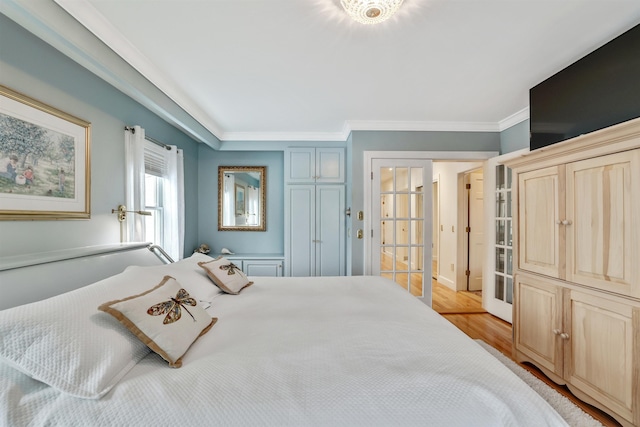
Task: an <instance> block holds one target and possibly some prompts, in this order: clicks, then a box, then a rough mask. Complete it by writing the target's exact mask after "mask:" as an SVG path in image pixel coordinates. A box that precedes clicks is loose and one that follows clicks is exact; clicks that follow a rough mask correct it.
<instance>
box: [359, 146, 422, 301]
mask: <svg viewBox="0 0 640 427" xmlns="http://www.w3.org/2000/svg"><path fill="white" fill-rule="evenodd" d="M371 166H372V174H371V180H372V185H371V203H372V204H371V266H372V270H371V274H373V275H379V276H383V277H387V278H389V279H391V280H393V281H394V282H396V283H397V284H398V285H400V286H402V287H403V288H404V289H406V290H407V291H408V292H410V293H411V294H412V295H414V296H415V297H417V298H419V299H421V300H422V301H423V302H424V303H425V304H427V305H429V306H431V240H432V235H431V234H432V231H431V230H432V224H431V222H432V218H431V217H432V206H431V204H432V196H431V190H432V165H431V160H424V159H422V160H419V159H372V164H371Z"/></svg>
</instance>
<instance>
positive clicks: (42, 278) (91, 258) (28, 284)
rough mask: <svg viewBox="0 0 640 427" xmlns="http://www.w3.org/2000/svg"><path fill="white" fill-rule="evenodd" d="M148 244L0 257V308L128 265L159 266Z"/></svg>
mask: <svg viewBox="0 0 640 427" xmlns="http://www.w3.org/2000/svg"><path fill="white" fill-rule="evenodd" d="M156 248H157V247H154V246H153V245H150V244H149V243H122V244H112V245H101V246H87V247H82V248H74V249H65V250H60V251H53V252H40V253H35V254H29V255H19V256H15V257H5V258H3V259H2V260H0V291H1V295H2V298H0V310H4V309H7V308H11V307H15V306H18V305H22V304H27V303H30V302H34V301H39V300H42V299H45V298H49V297H52V296H55V295H59V294H61V293H64V292H68V291H71V290H74V289H77V288H81V287H83V286H86V285H88V284H91V283H93V282H97V281H98V280H102V279H105V278H107V277H109V276H112V275H114V274H118V273H121V272H122V271H124V269H125V268H126V267H128V266H130V265H142V266H149V265H162V264H166V263H167V262H168V261H170V260H165V259H164V258H163V257H161V255H160V254H158V253H157V252H156V251H155V250H157V249H156Z"/></svg>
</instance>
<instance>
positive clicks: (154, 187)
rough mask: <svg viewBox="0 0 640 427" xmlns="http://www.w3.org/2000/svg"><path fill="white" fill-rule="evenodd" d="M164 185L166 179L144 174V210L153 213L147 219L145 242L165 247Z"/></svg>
mask: <svg viewBox="0 0 640 427" xmlns="http://www.w3.org/2000/svg"><path fill="white" fill-rule="evenodd" d="M163 185H164V179H162V178H159V177H157V176H154V175H151V174H148V173H145V174H144V189H145V196H144V210H145V211H147V212H151V216H146V217H145V224H144V225H145V227H144V240H146V241H147V242H155V243H157V244H159V245H160V246H162V247H165V246H166V245H165V244H164V239H163V236H164V232H163V230H164V225H163V222H164V221H163V218H164V200H163Z"/></svg>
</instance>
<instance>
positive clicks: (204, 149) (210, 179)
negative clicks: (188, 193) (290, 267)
mask: <svg viewBox="0 0 640 427" xmlns="http://www.w3.org/2000/svg"><path fill="white" fill-rule="evenodd" d="M198 163H199V165H198V171H199V177H198V180H199V186H198V188H199V192H198V195H199V196H198V199H199V205H198V208H197V209H198V219H199V222H198V230H199V232H198V239H199V240H198V245H199V244H201V243H206V244H208V245H209V247H211V249H212V251H213V252H215V253H219V252H220V249H222V248H228V249H231V250H232V251H233V252H236V253H277V254H282V253H284V153H283V152H282V151H215V150H213V149H211V148H209V147H208V146H206V145H204V144H201V145H200V148H199V150H198ZM218 166H266V167H267V177H266V181H267V187H266V199H267V213H266V217H267V230H266V231H265V232H262V231H218ZM186 249H187V248H185V250H186ZM193 249H195V246H194V247H193V248H191V250H193Z"/></svg>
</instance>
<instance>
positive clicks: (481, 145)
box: [347, 131, 500, 275]
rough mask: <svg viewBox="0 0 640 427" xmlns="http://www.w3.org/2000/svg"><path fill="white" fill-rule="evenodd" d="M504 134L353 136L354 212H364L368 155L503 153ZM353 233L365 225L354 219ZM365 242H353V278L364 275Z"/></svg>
mask: <svg viewBox="0 0 640 427" xmlns="http://www.w3.org/2000/svg"><path fill="white" fill-rule="evenodd" d="M499 150H500V134H499V133H498V132H376V131H355V132H352V135H351V140H350V144H349V148H348V150H347V153H348V155H347V157H350V160H349V161H350V164H349V166H347V168H348V170H350V176H351V185H350V187H351V200H350V201H348V202H347V206H349V205H350V206H351V211H352V212H357V211H359V210H362V211H365V212H366V211H367V210H366V209H365V208H364V152H365V151H496V152H497V151H499ZM348 222H349V224H348V227H349V228H351V230H352V233H351V234H352V235H353V234H354V233H355V231H354V230H356V229H358V228H362V225H363V224H362V222H361V221H358V220H357V219H355V218H354V216H353V215H352V216H351V218H350V220H349V221H348ZM363 242H364V241H363V240H359V239H354V238H351V239H349V244H350V251H351V254H350V255H351V259H350V261H351V274H353V275H361V274H363V272H364V244H363Z"/></svg>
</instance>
